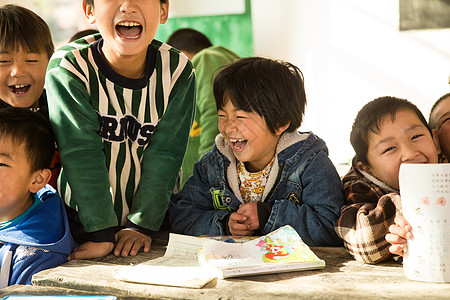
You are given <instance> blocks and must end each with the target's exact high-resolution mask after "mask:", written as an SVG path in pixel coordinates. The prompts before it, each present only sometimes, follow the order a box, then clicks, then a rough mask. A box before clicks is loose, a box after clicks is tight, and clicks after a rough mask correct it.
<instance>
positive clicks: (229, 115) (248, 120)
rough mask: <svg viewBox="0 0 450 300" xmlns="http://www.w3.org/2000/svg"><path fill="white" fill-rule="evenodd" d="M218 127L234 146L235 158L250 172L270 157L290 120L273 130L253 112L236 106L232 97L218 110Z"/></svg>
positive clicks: (273, 153)
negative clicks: (273, 132) (272, 131)
mask: <svg viewBox="0 0 450 300" xmlns="http://www.w3.org/2000/svg"><path fill="white" fill-rule="evenodd" d="M218 114H219V131H220V133H221V134H222V135H223V136H224V137H225V139H226V140H227V141H228V143H229V144H230V146H231V147H232V148H233V153H234V155H235V156H236V159H238V160H239V161H241V162H243V163H244V164H245V167H246V169H247V170H248V171H249V172H257V171H260V170H262V169H264V167H265V166H266V165H267V164H268V163H269V162H270V161H271V160H272V158H273V157H274V155H275V150H276V146H277V144H278V140H279V139H280V136H281V134H282V133H283V131H284V130H286V128H287V127H289V124H287V125H286V126H283V127H282V128H279V129H278V130H277V131H276V133H275V134H272V133H271V132H270V130H269V128H268V127H267V124H266V121H265V120H264V118H262V117H261V116H260V115H258V114H257V113H254V112H246V111H243V110H238V109H236V108H235V107H234V106H233V103H232V102H231V101H229V100H228V101H226V102H225V105H224V106H223V107H222V108H221V109H219V110H218Z"/></svg>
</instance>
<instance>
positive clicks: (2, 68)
mask: <svg viewBox="0 0 450 300" xmlns="http://www.w3.org/2000/svg"><path fill="white" fill-rule="evenodd" d="M48 61H49V59H48V55H47V53H46V52H45V51H42V52H40V53H30V52H26V51H24V49H23V48H22V47H19V48H18V49H17V50H4V51H0V99H2V100H3V101H4V102H6V103H8V104H9V105H11V106H15V107H35V108H36V107H39V97H40V96H41V94H42V91H43V89H44V82H45V70H46V68H47V65H48Z"/></svg>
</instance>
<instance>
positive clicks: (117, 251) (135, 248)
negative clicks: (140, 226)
mask: <svg viewBox="0 0 450 300" xmlns="http://www.w3.org/2000/svg"><path fill="white" fill-rule="evenodd" d="M116 239H117V243H116V246H115V248H114V255H116V256H119V255H121V256H128V255H131V256H135V255H137V254H138V252H139V250H140V249H141V248H143V250H144V252H149V251H150V247H151V243H152V239H151V238H150V237H149V236H147V235H145V234H142V233H140V232H137V231H135V230H131V229H123V230H121V231H119V232H118V233H117V234H116Z"/></svg>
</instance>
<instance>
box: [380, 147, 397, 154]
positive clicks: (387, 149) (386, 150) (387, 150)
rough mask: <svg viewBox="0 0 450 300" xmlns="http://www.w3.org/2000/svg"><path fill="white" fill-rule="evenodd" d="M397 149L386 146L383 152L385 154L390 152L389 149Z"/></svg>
mask: <svg viewBox="0 0 450 300" xmlns="http://www.w3.org/2000/svg"><path fill="white" fill-rule="evenodd" d="M394 149H395V147H388V148H386V149H385V150H384V151H383V152H382V153H381V154H385V153H387V152H389V151H392V150H394Z"/></svg>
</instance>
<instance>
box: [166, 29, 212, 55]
mask: <svg viewBox="0 0 450 300" xmlns="http://www.w3.org/2000/svg"><path fill="white" fill-rule="evenodd" d="M167 44H169V45H170V46H172V47H175V48H177V49H178V50H180V51H185V52H189V53H193V54H195V53H197V52H200V51H201V50H203V49H205V48H208V47H211V46H212V43H211V41H210V40H209V38H208V37H207V36H206V35H204V34H203V33H201V32H200V31H197V30H195V29H191V28H181V29H178V30H176V31H174V32H173V33H172V34H171V35H170V36H169V38H168V39H167Z"/></svg>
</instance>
